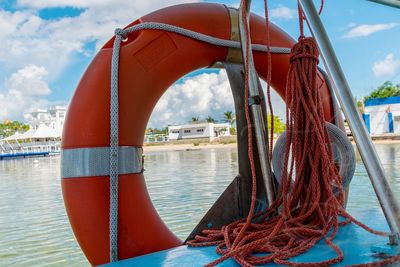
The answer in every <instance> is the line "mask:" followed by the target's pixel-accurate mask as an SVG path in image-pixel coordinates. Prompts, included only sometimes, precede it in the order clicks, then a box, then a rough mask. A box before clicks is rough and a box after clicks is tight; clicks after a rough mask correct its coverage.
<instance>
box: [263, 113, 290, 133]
mask: <svg viewBox="0 0 400 267" xmlns="http://www.w3.org/2000/svg"><path fill="white" fill-rule="evenodd" d="M267 122H268V129H269V130H270V131H271V115H267ZM285 130H286V125H285V124H284V123H283V122H282V120H281V119H280V118H279V117H278V116H274V133H277V134H280V133H283V131H285Z"/></svg>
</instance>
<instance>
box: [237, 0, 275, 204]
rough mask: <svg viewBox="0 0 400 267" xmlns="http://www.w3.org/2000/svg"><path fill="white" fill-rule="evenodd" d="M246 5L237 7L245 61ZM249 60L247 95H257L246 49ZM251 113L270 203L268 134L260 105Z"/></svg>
mask: <svg viewBox="0 0 400 267" xmlns="http://www.w3.org/2000/svg"><path fill="white" fill-rule="evenodd" d="M245 2H246V5H245V6H244V5H242V4H241V5H240V8H239V32H240V43H241V47H242V54H243V59H244V61H246V57H247V49H246V28H247V30H248V31H249V32H250V29H249V21H250V4H251V1H250V0H248V1H245ZM243 9H245V10H246V11H247V17H246V18H243V12H242V11H243ZM250 42H251V41H250ZM248 56H249V57H248V61H249V97H257V96H259V95H260V94H259V91H258V76H257V73H256V71H255V67H254V61H253V53H252V50H251V49H249V51H248ZM250 109H251V113H252V115H253V123H254V128H255V136H256V141H257V149H258V155H259V158H260V167H261V173H262V176H263V180H264V185H265V192H266V194H267V200H268V204H269V205H270V204H271V203H272V202H273V201H274V199H275V190H274V180H273V176H272V171H271V163H270V162H271V161H270V158H269V155H268V153H269V143H268V134H267V133H266V129H265V125H264V120H265V118H264V117H263V112H262V108H261V106H260V105H257V104H253V105H251V106H250Z"/></svg>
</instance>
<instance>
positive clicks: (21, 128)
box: [0, 120, 29, 138]
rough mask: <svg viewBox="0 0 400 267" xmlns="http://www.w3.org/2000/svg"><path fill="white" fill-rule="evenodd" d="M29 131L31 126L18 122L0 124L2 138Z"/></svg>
mask: <svg viewBox="0 0 400 267" xmlns="http://www.w3.org/2000/svg"><path fill="white" fill-rule="evenodd" d="M28 130H29V125H27V124H24V123H22V122H18V121H8V120H7V121H4V122H3V123H0V138H5V137H8V136H11V135H13V134H15V133H16V132H20V133H24V132H26V131H28Z"/></svg>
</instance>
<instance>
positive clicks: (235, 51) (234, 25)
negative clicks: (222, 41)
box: [210, 6, 243, 68]
mask: <svg viewBox="0 0 400 267" xmlns="http://www.w3.org/2000/svg"><path fill="white" fill-rule="evenodd" d="M225 8H226V9H227V10H228V13H229V18H230V22H231V37H230V40H232V41H238V42H239V41H240V32H239V9H237V8H233V7H228V6H225ZM224 62H231V63H243V56H242V51H241V50H240V49H239V48H228V53H227V55H226V59H225V60H224ZM210 68H224V66H223V64H222V63H221V62H215V63H214V64H212V65H211V66H210Z"/></svg>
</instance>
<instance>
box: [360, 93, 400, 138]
mask: <svg viewBox="0 0 400 267" xmlns="http://www.w3.org/2000/svg"><path fill="white" fill-rule="evenodd" d="M362 116H363V119H364V122H365V125H366V127H367V129H368V131H369V132H370V134H371V135H385V134H397V135H399V134H400V96H391V97H387V98H372V99H368V100H366V101H365V103H364V114H362Z"/></svg>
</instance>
